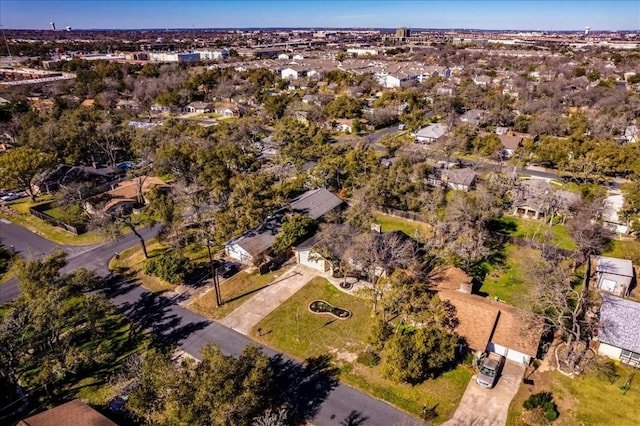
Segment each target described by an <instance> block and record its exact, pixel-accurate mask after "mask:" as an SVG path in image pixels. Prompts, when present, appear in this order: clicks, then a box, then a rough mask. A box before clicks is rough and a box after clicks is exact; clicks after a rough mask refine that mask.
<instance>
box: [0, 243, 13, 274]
mask: <svg viewBox="0 0 640 426" xmlns="http://www.w3.org/2000/svg"><path fill="white" fill-rule="evenodd" d="M12 258H13V253H12V252H11V251H10V250H9V249H7V248H6V247H4V246H0V275H2V274H4V273H5V272H7V270H8V269H9V265H10V264H11V259H12Z"/></svg>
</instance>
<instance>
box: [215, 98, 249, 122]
mask: <svg viewBox="0 0 640 426" xmlns="http://www.w3.org/2000/svg"><path fill="white" fill-rule="evenodd" d="M215 113H216V114H220V115H221V116H223V117H227V118H230V117H242V115H243V114H244V108H242V107H241V106H240V105H236V104H232V103H226V102H225V103H221V104H219V105H218V106H216V107H215Z"/></svg>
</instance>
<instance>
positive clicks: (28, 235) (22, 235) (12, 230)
mask: <svg viewBox="0 0 640 426" xmlns="http://www.w3.org/2000/svg"><path fill="white" fill-rule="evenodd" d="M158 230H159V226H156V227H154V228H149V227H146V228H141V229H140V230H139V231H138V232H139V233H140V234H141V235H142V236H143V238H144V239H145V240H147V239H149V238H152V237H154V236H155V235H156V234H157V233H158ZM138 241H139V240H138V238H137V237H136V236H135V235H133V234H131V233H129V234H126V235H125V236H123V237H121V238H119V239H118V240H116V241H108V242H106V243H103V244H96V245H88V246H65V245H59V244H55V243H52V242H51V241H49V240H47V239H45V238H42V237H41V236H39V235H36V234H34V233H33V232H31V231H29V230H27V229H25V228H23V227H21V226H18V225H15V224H13V223H11V222H9V221H7V220H5V219H0V243H2V244H4V245H5V246H6V247H11V246H13V248H14V249H15V251H16V253H19V254H21V255H22V256H23V257H25V258H26V259H34V258H35V259H40V258H43V257H44V256H46V255H47V254H48V253H51V252H52V251H53V250H55V249H62V250H64V251H65V252H66V253H67V254H68V257H67V262H68V263H67V266H65V267H64V268H63V270H62V271H63V272H69V271H73V270H75V269H78V268H87V269H95V270H96V272H97V273H98V275H100V276H106V275H108V274H109V268H108V264H109V260H110V259H111V258H112V257H113V256H114V255H115V253H116V252H120V251H123V250H125V249H127V248H129V247H131V246H133V245H135V244H137V243H138ZM19 296H20V289H19V288H18V280H16V279H15V278H14V279H11V280H9V281H7V282H6V283H4V284H2V285H0V304H2V303H6V302H9V301H11V300H14V299H16V298H18V297H19Z"/></svg>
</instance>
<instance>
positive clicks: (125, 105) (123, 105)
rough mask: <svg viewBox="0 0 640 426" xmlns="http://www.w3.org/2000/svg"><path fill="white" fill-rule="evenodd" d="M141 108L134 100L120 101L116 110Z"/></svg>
mask: <svg viewBox="0 0 640 426" xmlns="http://www.w3.org/2000/svg"><path fill="white" fill-rule="evenodd" d="M139 108H140V104H139V103H138V102H137V101H134V100H133V99H119V100H118V102H116V109H124V110H137V109H139Z"/></svg>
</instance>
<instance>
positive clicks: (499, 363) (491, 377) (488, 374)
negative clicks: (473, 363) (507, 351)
mask: <svg viewBox="0 0 640 426" xmlns="http://www.w3.org/2000/svg"><path fill="white" fill-rule="evenodd" d="M503 366H504V357H503V356H502V355H498V354H496V353H493V352H489V353H485V354H483V355H482V356H481V357H480V361H478V375H477V376H476V383H477V384H478V385H480V386H482V387H483V388H487V389H491V388H493V387H494V386H495V385H496V383H497V382H498V377H499V376H500V372H501V371H502V367H503Z"/></svg>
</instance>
